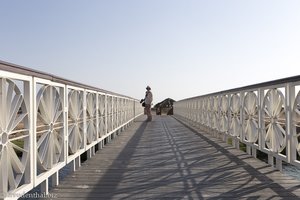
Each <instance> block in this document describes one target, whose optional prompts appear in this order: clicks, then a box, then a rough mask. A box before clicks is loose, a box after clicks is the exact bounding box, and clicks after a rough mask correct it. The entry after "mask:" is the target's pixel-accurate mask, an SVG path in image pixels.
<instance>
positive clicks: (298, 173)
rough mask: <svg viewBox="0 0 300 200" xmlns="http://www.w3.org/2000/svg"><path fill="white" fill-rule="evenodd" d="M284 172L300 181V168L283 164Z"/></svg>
mask: <svg viewBox="0 0 300 200" xmlns="http://www.w3.org/2000/svg"><path fill="white" fill-rule="evenodd" d="M282 172H283V173H284V174H287V175H289V176H292V177H294V178H295V179H297V180H299V181H300V167H297V166H294V165H290V164H287V163H283V164H282Z"/></svg>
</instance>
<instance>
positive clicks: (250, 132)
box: [243, 92, 258, 143]
mask: <svg viewBox="0 0 300 200" xmlns="http://www.w3.org/2000/svg"><path fill="white" fill-rule="evenodd" d="M243 121H244V122H243V124H244V133H245V136H244V140H246V141H247V142H251V143H255V142H257V140H258V104H257V96H256V94H255V93H254V92H248V93H247V94H246V96H245V99H244V120H243Z"/></svg>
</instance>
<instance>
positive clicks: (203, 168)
mask: <svg viewBox="0 0 300 200" xmlns="http://www.w3.org/2000/svg"><path fill="white" fill-rule="evenodd" d="M144 118H145V117H144V116H143V117H140V118H138V119H137V120H136V121H135V122H134V123H133V125H131V126H130V127H129V128H128V129H126V130H125V131H124V132H122V133H121V134H120V135H119V136H118V137H117V138H116V139H114V140H113V141H112V142H111V143H109V144H108V145H106V146H105V148H104V149H102V150H100V151H98V152H97V154H96V155H95V156H94V157H93V158H92V159H90V160H87V161H86V162H85V163H83V164H82V167H81V168H79V169H78V170H77V171H76V172H74V173H73V174H70V175H69V176H67V177H66V178H65V179H64V180H63V181H61V183H60V185H59V186H57V187H55V188H53V189H52V190H51V191H50V193H55V194H57V195H56V197H57V199H59V198H62V199H65V198H70V199H155V200H156V199H300V198H299V197H298V196H300V184H299V181H297V180H295V179H293V178H292V177H289V176H287V175H284V174H282V173H280V172H279V171H276V170H275V169H272V168H271V167H270V166H268V165H267V164H265V163H263V162H261V161H259V160H256V159H254V158H252V157H251V156H249V155H247V154H245V153H244V152H242V151H239V150H236V149H234V148H233V147H230V146H228V145H226V144H225V143H223V142H222V141H221V140H219V139H216V138H214V139H208V137H207V136H208V135H206V134H205V133H201V132H196V131H194V130H193V129H190V128H189V127H187V126H185V125H184V124H182V123H181V122H179V121H177V120H176V119H174V118H173V117H171V116H154V120H153V121H152V122H150V123H146V122H144Z"/></svg>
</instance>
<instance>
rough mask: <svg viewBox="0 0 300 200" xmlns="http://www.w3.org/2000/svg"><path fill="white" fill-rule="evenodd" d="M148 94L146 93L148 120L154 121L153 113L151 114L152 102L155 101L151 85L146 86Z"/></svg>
mask: <svg viewBox="0 0 300 200" xmlns="http://www.w3.org/2000/svg"><path fill="white" fill-rule="evenodd" d="M146 90H147V91H146V95H145V99H144V101H145V114H146V115H147V122H150V121H152V114H151V104H152V101H153V95H152V92H151V88H150V86H147V87H146Z"/></svg>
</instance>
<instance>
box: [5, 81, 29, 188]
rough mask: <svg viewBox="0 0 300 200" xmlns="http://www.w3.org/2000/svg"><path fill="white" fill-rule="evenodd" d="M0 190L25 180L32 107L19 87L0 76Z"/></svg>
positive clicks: (27, 165)
mask: <svg viewBox="0 0 300 200" xmlns="http://www.w3.org/2000/svg"><path fill="white" fill-rule="evenodd" d="M0 109H1V112H0V177H1V180H0V193H6V192H7V191H10V190H13V189H16V188H17V187H18V186H19V185H21V184H22V182H24V175H25V173H26V169H27V168H28V167H29V155H30V152H29V110H30V108H28V107H27V106H26V104H25V100H24V97H23V94H22V93H21V90H20V88H19V87H18V86H17V85H16V83H14V82H13V80H11V79H6V78H0Z"/></svg>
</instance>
